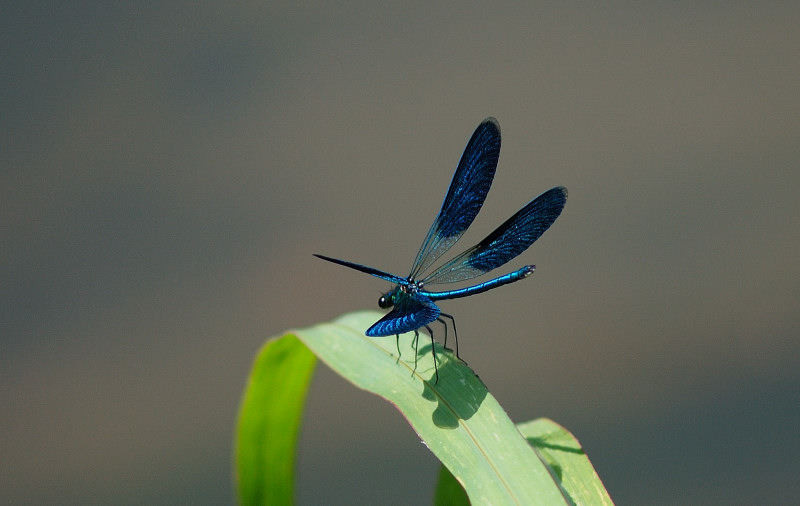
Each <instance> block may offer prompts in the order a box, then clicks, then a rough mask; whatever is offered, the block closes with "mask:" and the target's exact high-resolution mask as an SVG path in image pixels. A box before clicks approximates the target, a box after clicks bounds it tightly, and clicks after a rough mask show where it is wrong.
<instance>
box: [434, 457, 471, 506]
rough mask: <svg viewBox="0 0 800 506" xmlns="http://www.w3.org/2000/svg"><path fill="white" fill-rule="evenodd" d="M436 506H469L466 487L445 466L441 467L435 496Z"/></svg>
mask: <svg viewBox="0 0 800 506" xmlns="http://www.w3.org/2000/svg"><path fill="white" fill-rule="evenodd" d="M433 504H434V506H469V498H468V497H467V493H466V492H465V491H464V487H462V486H461V484H460V483H459V482H458V480H456V477H455V476H453V474H452V473H451V472H450V471H449V470H448V469H447V467H445V466H439V479H438V480H437V481H436V491H435V492H434V494H433Z"/></svg>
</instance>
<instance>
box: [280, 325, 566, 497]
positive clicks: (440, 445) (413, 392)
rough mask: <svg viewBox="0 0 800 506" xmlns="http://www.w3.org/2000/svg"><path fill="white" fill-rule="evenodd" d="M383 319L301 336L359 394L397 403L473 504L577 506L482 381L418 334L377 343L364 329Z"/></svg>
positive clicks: (323, 328)
mask: <svg viewBox="0 0 800 506" xmlns="http://www.w3.org/2000/svg"><path fill="white" fill-rule="evenodd" d="M381 316H382V315H381V314H380V313H377V312H373V311H369V312H358V313H350V314H346V315H344V316H342V317H341V318H338V319H337V320H335V321H334V322H332V323H328V324H320V325H316V326H314V327H310V328H306V329H301V330H298V331H296V332H295V334H296V335H297V337H299V338H300V339H301V340H302V341H303V342H304V343H306V345H307V346H308V347H309V348H311V350H312V351H314V353H315V354H316V355H317V356H318V357H319V358H320V359H321V360H322V361H324V362H325V363H326V364H327V365H328V366H329V367H331V368H332V369H333V370H335V371H336V372H337V373H339V374H340V375H341V376H343V377H344V378H346V379H347V380H349V381H350V382H351V383H353V384H354V385H356V386H358V387H359V388H362V389H365V390H368V391H370V392H373V393H375V394H377V395H380V396H381V397H384V398H385V399H387V400H389V401H390V402H392V403H393V404H395V405H396V406H397V408H398V409H399V410H400V411H401V412H402V413H403V415H404V416H405V417H406V418H407V419H408V421H409V423H410V424H411V426H412V427H413V428H414V430H415V431H416V432H417V434H418V435H419V436H420V437H421V438H422V440H423V441H424V442H425V444H427V446H428V448H430V449H431V451H432V452H433V453H434V454H435V455H436V456H437V457H438V458H439V460H440V461H441V462H442V463H443V464H444V465H445V466H447V468H448V469H449V470H450V472H451V473H452V474H453V476H454V477H455V479H456V480H458V482H459V483H461V484H462V486H463V487H464V489H465V490H466V492H467V495H468V496H469V499H470V501H471V502H472V504H524V505H529V504H569V503H570V501H569V499H568V498H567V497H565V495H564V493H563V491H562V489H561V487H560V486H559V484H558V483H557V482H556V480H555V479H554V477H553V476H552V475H551V474H550V471H549V469H548V467H547V466H546V465H545V464H544V463H543V462H542V460H541V459H540V458H539V457H538V456H537V454H536V452H535V451H534V450H533V449H532V448H531V447H530V446H529V445H528V442H527V441H526V440H525V438H523V437H522V435H521V434H520V433H519V431H518V430H517V428H516V426H515V425H514V423H513V422H512V421H511V420H510V419H509V418H508V416H507V415H506V413H505V411H503V409H502V408H501V407H500V405H499V404H498V403H497V401H496V400H495V398H494V397H492V395H491V394H490V393H489V392H488V390H487V389H486V386H484V384H483V383H482V382H481V380H480V379H479V378H478V377H477V376H476V375H475V373H473V372H472V370H471V369H470V368H469V367H467V366H466V364H464V363H463V362H461V361H460V360H458V359H457V358H456V357H455V356H454V355H453V354H452V353H451V352H449V351H446V350H445V349H443V348H442V347H441V346H439V345H438V344H437V345H436V356H437V357H438V359H439V366H438V367H439V382H438V383H436V384H435V383H434V365H433V359H432V356H431V345H430V339H429V338H427V337H426V336H423V335H420V338H419V357H418V363H417V365H416V367H415V364H414V362H415V358H414V357H415V351H414V348H413V342H414V336H413V334H405V335H401V336H400V340H399V347H400V352H401V356H398V353H397V350H396V345H395V338H393V337H387V338H371V337H367V336H365V335H364V330H365V329H366V328H367V327H368V326H369V325H371V324H372V322H374V321H375V320H376V319H378V318H380V317H381Z"/></svg>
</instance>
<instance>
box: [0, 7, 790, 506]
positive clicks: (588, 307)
mask: <svg viewBox="0 0 800 506" xmlns="http://www.w3.org/2000/svg"><path fill="white" fill-rule="evenodd" d="M2 10H3V15H2V16H0V54H2V75H0V87H1V88H0V92H1V93H2V95H1V96H2V100H1V101H0V129H2V143H1V146H2V149H1V150H0V168H1V169H2V170H1V171H0V173H1V174H2V184H1V186H0V226H1V227H2V230H0V293H1V297H2V299H1V300H0V315H2V316H0V332H1V334H0V336H1V339H2V342H1V343H2V344H1V346H2V353H0V375H2V376H1V377H0V380H2V383H1V385H0V453H2V457H1V458H0V460H1V462H2V463H1V464H0V503H3V504H41V503H58V504H112V503H113V504H141V503H161V504H171V503H173V504H178V503H183V504H188V503H191V504H209V505H211V504H226V503H231V502H233V501H234V495H233V487H232V479H231V475H232V471H231V454H232V448H231V446H232V444H231V442H232V438H233V435H232V434H233V428H234V424H235V420H236V414H237V409H238V405H239V399H240V395H241V392H242V389H243V387H244V384H245V380H246V378H247V375H248V372H249V368H250V365H251V361H252V359H253V357H254V355H255V353H256V351H257V350H258V348H259V346H260V345H261V344H262V342H263V341H264V340H265V339H266V338H267V337H269V336H271V335H275V334H279V333H281V332H282V331H284V330H285V329H289V328H294V327H302V326H307V325H311V324H314V323H317V322H321V321H327V320H329V319H332V318H334V317H336V316H338V315H340V314H341V313H344V312H347V311H351V310H355V309H362V308H376V307H377V305H376V302H377V298H378V295H379V293H380V292H381V291H382V290H385V289H387V288H388V286H387V284H386V283H383V282H381V281H380V280H377V279H374V278H371V277H369V276H365V275H363V274H360V273H356V272H353V271H349V270H347V269H344V268H342V267H338V266H335V265H331V264H328V263H325V262H323V261H321V260H318V259H315V258H313V257H312V256H311V254H312V253H324V254H327V255H331V256H335V257H340V258H345V259H348V260H352V261H355V262H362V263H366V264H369V265H372V266H375V267H377V268H380V269H385V270H388V271H390V272H394V273H397V274H405V273H406V272H407V271H408V269H409V267H410V265H411V262H412V260H413V258H414V255H415V254H416V253H417V249H418V247H419V243H420V242H421V241H422V239H423V236H424V235H425V232H427V230H428V227H429V225H430V222H431V220H432V219H433V217H434V216H435V215H436V213H437V212H438V209H439V206H440V204H441V201H442V199H443V197H444V194H445V191H446V188H447V184H448V183H449V181H450V178H451V176H452V172H453V170H454V169H455V166H456V163H457V162H458V159H459V157H460V155H461V152H462V150H463V148H464V145H465V144H466V142H467V139H468V138H469V136H470V135H471V133H472V131H473V129H474V128H475V127H476V126H477V125H478V123H479V122H480V121H481V120H482V119H484V118H485V117H486V116H489V115H492V116H495V117H497V118H498V120H499V121H500V125H501V128H502V130H503V149H502V153H501V157H500V164H499V168H498V171H497V176H496V179H495V183H494V186H493V189H492V191H491V192H490V193H489V196H488V199H487V201H486V204H485V206H484V208H483V211H482V212H481V214H480V215H479V216H478V219H477V220H476V221H475V223H474V224H473V226H472V228H471V229H470V231H469V232H468V233H467V235H466V236H465V238H464V240H463V241H462V242H461V243H459V245H457V247H456V248H455V249H456V250H460V249H463V248H465V247H467V246H469V245H471V244H472V243H474V242H476V241H478V240H480V239H482V238H483V236H484V235H485V234H486V233H488V232H489V231H491V230H492V229H493V228H494V227H495V226H497V225H498V224H499V223H500V222H502V221H503V220H505V219H506V218H507V217H508V216H510V215H511V214H512V213H514V212H515V211H517V209H519V208H520V207H521V206H522V205H523V204H525V203H526V202H528V201H529V200H530V199H531V198H533V197H534V196H536V195H538V194H539V193H541V192H542V191H544V190H546V189H548V188H550V187H552V186H555V185H565V186H567V187H568V188H569V192H570V194H569V195H570V197H569V201H568V203H567V206H566V208H565V211H564V213H563V214H562V216H561V218H560V219H559V220H558V221H557V222H556V223H555V225H554V226H553V228H551V229H550V231H548V232H547V233H546V234H545V235H544V236H543V237H542V239H540V241H539V242H538V243H537V244H535V245H534V247H533V248H531V249H530V250H528V251H527V252H526V253H525V254H523V255H522V256H521V257H520V258H518V259H515V260H514V261H512V262H511V264H510V265H509V266H508V267H507V268H505V269H503V272H506V271H510V270H512V269H516V268H518V267H519V266H521V265H524V264H528V263H533V264H536V265H537V267H538V268H537V271H536V274H535V275H534V276H533V277H532V278H531V279H529V280H527V281H525V282H524V283H517V284H514V285H512V286H508V287H505V288H503V289H502V290H496V291H493V292H490V293H486V294H483V295H480V296H476V297H471V298H468V299H462V300H458V301H449V302H444V303H443V304H442V306H443V308H444V310H445V311H446V312H448V313H451V314H453V315H455V316H456V318H457V320H458V329H459V337H460V345H461V350H460V351H461V355H462V357H463V358H465V359H466V360H467V362H469V364H470V366H471V367H473V368H474V369H475V371H477V372H478V373H479V374H480V376H481V378H482V379H483V380H484V382H485V383H486V384H487V386H488V387H489V389H490V390H491V391H492V392H493V394H494V395H495V396H496V397H497V398H498V400H499V401H500V403H501V404H502V405H503V406H504V407H505V408H506V409H507V411H508V413H509V415H510V416H511V417H512V419H514V420H516V421H525V420H529V419H532V418H535V417H539V416H547V417H549V418H552V419H554V420H556V421H558V422H560V423H561V424H563V425H565V426H566V427H567V428H569V429H570V430H571V431H572V432H573V433H574V434H575V435H576V436H577V437H578V438H579V439H580V441H581V442H582V443H583V445H584V446H585V449H586V451H587V452H588V454H589V456H590V458H591V459H592V461H593V462H594V464H595V466H596V468H597V470H598V472H599V474H600V476H601V477H602V479H603V480H604V482H605V484H606V486H607V488H608V490H609V492H610V494H611V496H612V497H613V498H614V499H615V500H616V501H617V503H618V504H644V503H646V504H650V505H671V504H752V503H759V504H792V503H796V499H797V497H798V495H800V482H799V481H798V479H797V478H798V475H799V474H800V464H798V455H800V438H799V437H798V435H797V427H798V423H800V403H798V399H800V340H798V333H799V332H800V283H799V281H800V265H798V261H797V257H796V256H795V255H797V250H798V246H800V203H798V191H799V190H800V170H799V169H800V142H799V141H800V93H798V89H800V56H798V55H800V30H798V26H800V3H797V2H773V3H756V2H752V3H751V2H702V3H696V2H695V3H693V2H689V3H686V2H639V3H631V2H611V3H605V4H597V3H592V2H586V3H580V2H578V3H563V2H552V3H531V2H517V3H514V4H504V5H502V6H500V5H498V6H495V7H484V6H481V7H478V6H468V5H465V4H463V3H460V2H451V3H438V4H435V5H431V4H429V3H424V2H420V3H416V4H414V3H411V4H409V3H405V4H403V6H402V7H400V6H384V5H374V4H372V3H365V2H352V3H350V4H349V5H341V6H340V5H333V4H330V3H325V2H322V3H309V4H305V5H297V4H295V3H294V2H286V3H283V4H281V3H277V2H275V3H249V2H247V3H241V4H237V3H233V4H231V3H228V2H213V1H212V2H201V3H195V2H172V3H161V2H136V3H133V4H124V3H113V2H111V3H108V2H106V3H102V2H79V3H74V2H71V3H65V4H58V3H56V4H51V3H47V2H7V3H6V4H5V6H4V7H3V9H2ZM298 466H299V478H298V501H299V503H300V504H319V503H322V502H324V503H326V504H358V503H361V504H370V503H371V504H378V503H380V504H425V503H429V502H430V500H431V497H432V492H433V487H434V482H435V478H436V474H437V469H438V468H437V461H436V459H435V458H434V457H433V456H432V455H431V454H430V453H429V452H428V450H427V449H426V448H425V447H424V445H422V444H421V443H420V441H419V439H418V438H417V437H416V435H415V434H414V433H413V431H412V430H411V429H410V427H409V426H408V425H407V424H406V422H405V420H404V419H403V418H402V417H401V416H400V415H399V414H398V413H397V412H396V411H395V409H394V408H393V407H391V406H390V405H388V404H387V403H385V402H383V401H381V400H380V399H378V398H376V397H373V396H371V395H369V394H366V393H363V392H361V391H357V390H356V389H355V388H353V387H351V386H350V385H349V384H347V383H345V382H344V381H343V380H341V379H339V378H338V377H337V376H335V375H334V374H332V373H331V372H330V371H328V370H327V369H325V368H324V366H321V367H320V368H319V370H318V372H317V374H316V377H315V379H314V383H313V388H312V391H311V393H310V396H309V401H308V408H307V411H306V419H305V423H304V428H303V434H302V441H301V445H300V455H299V463H298Z"/></svg>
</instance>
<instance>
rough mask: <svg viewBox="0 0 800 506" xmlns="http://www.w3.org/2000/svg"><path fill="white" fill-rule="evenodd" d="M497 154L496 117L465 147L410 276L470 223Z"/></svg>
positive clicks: (485, 190) (489, 183)
mask: <svg viewBox="0 0 800 506" xmlns="http://www.w3.org/2000/svg"><path fill="white" fill-rule="evenodd" d="M499 157H500V125H498V124H497V120H496V119H494V118H487V119H485V120H484V121H483V123H481V124H480V125H478V128H476V129H475V133H473V134H472V137H471V138H470V140H469V142H468V143H467V147H466V148H464V154H462V155H461V161H460V162H458V167H457V168H456V172H455V174H453V180H452V181H451V182H450V189H449V190H447V196H446V197H445V198H444V203H443V204H442V210H441V211H439V215H438V216H437V217H436V219H435V220H433V225H431V229H430V230H429V231H428V235H427V236H426V237H425V240H424V241H423V242H422V246H421V247H420V249H419V253H417V259H416V260H414V266H413V267H412V268H411V274H410V275H409V276H410V277H417V276H418V275H419V274H420V273H422V272H424V271H425V269H427V268H428V267H430V265H431V264H432V263H433V262H434V261H435V260H436V259H437V258H439V256H441V255H442V254H443V253H444V252H445V251H447V250H448V249H450V247H451V246H453V244H455V243H456V241H458V238H459V237H461V234H463V233H464V231H465V230H466V229H467V228H469V226H470V225H471V224H472V220H474V219H475V216H477V215H478V211H480V210H481V206H482V205H483V201H484V200H485V199H486V194H487V193H489V188H491V186H492V179H494V172H495V169H496V168H497V160H498V158H499Z"/></svg>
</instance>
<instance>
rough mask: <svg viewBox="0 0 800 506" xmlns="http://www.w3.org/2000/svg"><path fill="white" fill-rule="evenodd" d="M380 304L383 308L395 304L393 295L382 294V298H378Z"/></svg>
mask: <svg viewBox="0 0 800 506" xmlns="http://www.w3.org/2000/svg"><path fill="white" fill-rule="evenodd" d="M378 306H379V307H380V308H382V309H389V308H390V307H392V306H394V303H392V297H391V296H390V295H389V294H386V295H381V298H380V299H378Z"/></svg>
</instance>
